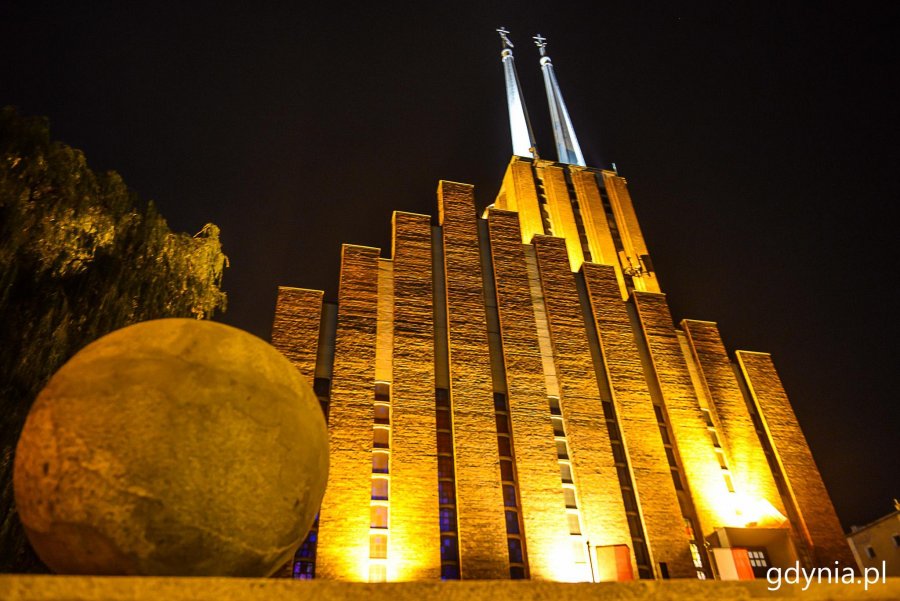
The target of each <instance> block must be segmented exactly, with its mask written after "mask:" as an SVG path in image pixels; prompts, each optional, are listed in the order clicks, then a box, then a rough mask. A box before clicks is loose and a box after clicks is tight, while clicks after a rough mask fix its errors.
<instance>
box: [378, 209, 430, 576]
mask: <svg viewBox="0 0 900 601" xmlns="http://www.w3.org/2000/svg"><path fill="white" fill-rule="evenodd" d="M393 221H394V241H393V265H394V269H393V284H394V340H393V344H394V354H393V356H394V359H393V380H392V386H391V468H390V495H389V497H390V537H389V545H388V562H387V563H388V580H390V581H395V580H401V581H402V580H431V579H434V580H437V579H439V578H440V574H441V555H440V524H439V521H438V477H437V429H436V417H435V400H434V394H435V393H434V317H433V311H432V306H431V293H432V280H431V218H430V217H429V216H427V215H415V214H412V213H402V212H395V213H394V220H393Z"/></svg>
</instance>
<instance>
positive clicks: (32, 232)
mask: <svg viewBox="0 0 900 601" xmlns="http://www.w3.org/2000/svg"><path fill="white" fill-rule="evenodd" d="M226 266H227V258H226V257H225V255H223V254H222V249H221V245H220V244H219V229H218V228H217V227H216V226H215V225H212V224H208V225H206V226H204V227H203V229H202V230H201V231H200V232H199V233H198V234H197V235H196V236H189V235H187V234H179V233H173V232H172V231H171V230H169V227H168V225H166V221H165V220H164V219H163V218H162V216H161V215H160V214H159V213H157V212H156V210H155V209H154V207H153V205H152V204H149V205H146V206H144V207H141V206H140V205H139V203H138V201H137V198H136V196H135V194H134V193H132V192H130V191H129V190H128V188H127V187H126V186H125V183H124V182H123V181H122V178H121V177H119V175H118V174H116V173H114V172H109V173H103V174H100V173H94V172H93V171H91V170H90V169H89V168H88V166H87V162H86V160H85V157H84V154H83V153H82V152H81V151H79V150H77V149H74V148H71V147H69V146H67V145H65V144H63V143H61V142H53V141H51V140H50V133H49V128H48V125H47V120H46V119H42V118H25V117H21V116H19V115H18V114H17V112H16V111H15V110H14V109H12V108H9V107H7V108H3V109H0V520H2V521H0V572H11V571H19V572H21V571H44V570H46V568H44V567H43V566H42V565H41V564H40V562H39V560H38V559H37V558H36V556H35V555H34V552H33V551H32V550H31V548H30V547H29V546H28V543H27V541H26V539H25V536H24V532H23V530H22V526H21V524H20V522H19V520H18V517H17V514H16V511H15V507H14V501H13V490H12V467H13V453H14V451H15V444H16V441H17V439H18V436H19V433H20V432H21V430H22V426H23V424H24V422H25V416H26V415H27V414H28V410H29V408H30V407H31V403H32V401H33V400H34V398H35V397H36V396H37V393H38V392H39V391H40V390H41V388H42V387H43V386H44V384H45V383H46V382H47V380H48V379H49V378H50V376H51V375H52V374H53V373H54V372H55V371H56V370H57V369H58V368H59V367H60V366H61V365H62V364H63V363H64V362H65V361H66V360H68V359H69V358H70V357H71V356H72V355H74V354H75V353H76V352H77V351H78V350H79V349H81V348H82V347H84V346H85V345H87V344H88V343H90V342H91V341H93V340H96V339H97V338H99V337H100V336H103V335H104V334H106V333H108V332H111V331H113V330H116V329H118V328H121V327H123V326H126V325H128V324H131V323H135V322H139V321H144V320H148V319H157V318H161V317H196V318H198V319H203V318H209V317H211V316H212V315H213V313H214V312H215V311H216V310H218V309H224V307H225V293H224V292H223V291H222V290H221V288H220V286H221V281H222V272H223V270H224V269H225V267H226Z"/></svg>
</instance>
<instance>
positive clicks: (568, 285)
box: [272, 30, 853, 581]
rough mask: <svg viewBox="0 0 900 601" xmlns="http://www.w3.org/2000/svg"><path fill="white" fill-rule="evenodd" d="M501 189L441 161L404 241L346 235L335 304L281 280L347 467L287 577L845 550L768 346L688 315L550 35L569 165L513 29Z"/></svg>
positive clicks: (282, 303) (788, 556)
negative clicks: (485, 198)
mask: <svg viewBox="0 0 900 601" xmlns="http://www.w3.org/2000/svg"><path fill="white" fill-rule="evenodd" d="M499 31H500V34H501V38H502V40H503V50H502V54H501V57H502V63H503V68H504V73H505V78H506V89H507V98H508V101H509V107H510V124H511V132H512V140H513V154H514V156H513V157H512V160H511V161H510V163H509V165H508V167H507V170H506V174H505V175H504V178H503V183H502V186H501V189H500V191H499V193H498V195H497V198H496V201H495V202H494V204H492V205H491V206H490V207H488V208H487V209H486V210H485V211H484V213H483V214H482V215H480V216H479V215H478V214H477V212H476V207H475V202H474V195H473V189H472V186H469V185H466V184H460V183H454V182H447V181H441V182H440V184H439V186H438V194H437V196H438V216H437V219H436V222H435V220H434V219H432V217H431V216H428V215H418V214H411V213H404V212H395V213H394V215H393V244H392V249H391V254H390V257H389V258H385V257H382V252H381V250H379V249H377V248H370V247H364V246H354V245H349V244H348V245H344V247H343V250H342V259H341V273H340V288H339V294H338V301H337V303H336V304H331V303H323V293H322V292H321V291H315V290H305V289H299V288H288V287H281V288H279V291H278V301H277V306H276V313H275V322H274V326H273V333H272V342H273V344H274V345H275V346H276V347H277V348H278V349H279V350H281V351H282V352H283V353H284V354H285V355H286V356H287V357H288V358H289V359H291V360H292V361H293V362H294V364H295V365H296V366H297V368H298V369H299V370H300V371H301V373H303V374H304V375H305V376H306V377H307V378H308V380H309V382H310V384H311V385H313V387H314V390H315V391H316V393H317V395H318V396H319V398H320V400H321V402H322V406H323V409H324V410H325V412H326V415H327V417H328V427H329V431H330V458H331V467H330V472H329V477H328V487H327V490H326V493H325V498H324V501H323V503H322V506H321V510H320V514H319V518H318V520H317V523H316V525H314V529H313V531H311V533H310V534H309V536H308V537H307V540H306V542H304V544H303V546H302V547H301V548H300V550H299V551H298V553H297V557H296V561H295V562H294V565H293V570H294V576H296V577H301V578H310V577H315V578H326V579H336V580H345V581H410V580H416V581H421V580H438V579H457V578H463V579H506V578H514V579H516V578H530V579H533V580H551V581H611V580H620V581H621V580H631V579H638V578H698V577H699V578H722V579H739V578H751V577H753V574H754V573H756V574H757V577H759V576H761V575H764V573H765V572H764V570H765V568H766V567H768V566H779V567H787V566H793V565H794V564H795V562H797V561H799V562H800V565H802V566H806V567H813V566H825V565H828V566H833V565H834V562H835V561H838V562H840V563H841V564H842V565H846V566H852V565H853V560H852V555H851V553H850V549H849V547H848V546H847V543H846V541H845V539H844V536H843V534H842V530H841V527H840V524H839V522H838V519H837V516H836V514H835V511H834V508H833V506H832V504H831V501H830V499H829V496H828V493H827V491H826V490H825V487H824V484H823V482H822V479H821V476H820V475H819V472H818V470H817V468H816V465H815V462H814V461H813V458H812V455H811V453H810V450H809V447H808V445H807V443H806V440H805V438H804V436H803V433H802V432H801V430H800V427H799V425H798V423H797V420H796V417H795V416H794V413H793V411H792V409H791V406H790V403H789V401H788V398H787V396H786V394H785V391H784V389H783V387H782V384H781V382H780V380H779V377H778V374H777V372H776V370H775V367H774V365H773V363H772V359H771V357H770V356H769V355H768V354H765V353H758V352H745V351H737V352H736V353H734V355H733V357H732V356H731V355H729V354H728V352H727V351H726V349H725V347H724V346H723V344H722V340H721V337H720V335H719V332H718V329H717V327H716V324H715V323H712V322H708V321H695V320H683V321H682V322H680V323H679V324H675V323H673V319H672V316H671V313H670V310H669V307H668V305H667V301H666V296H665V294H663V292H662V291H661V290H660V287H659V283H658V280H657V275H656V272H655V270H654V268H653V263H652V261H651V260H650V254H649V251H648V249H647V246H646V244H645V241H644V237H643V235H642V233H641V229H640V226H639V224H638V220H637V217H636V214H635V211H634V208H633V205H632V201H631V197H630V196H629V193H628V188H627V185H626V181H625V179H624V178H622V177H620V176H619V175H618V174H617V173H616V172H615V171H610V170H605V169H596V168H592V167H588V166H586V165H585V163H584V159H583V157H582V154H581V150H580V148H579V146H578V141H577V138H576V136H575V133H574V129H573V127H572V124H571V121H570V119H569V116H568V113H567V111H566V107H565V104H564V102H563V100H562V95H561V93H560V91H559V86H558V84H557V81H556V77H555V74H554V71H553V64H552V62H551V61H550V59H549V57H547V56H546V52H545V41H544V39H543V38H541V37H540V36H537V37H536V38H535V40H536V43H537V44H538V47H539V49H540V54H541V68H542V70H543V72H544V81H545V84H546V88H547V95H548V100H549V104H550V108H551V117H552V119H553V125H554V136H555V140H556V146H557V152H558V157H559V161H549V160H543V159H540V158H538V157H537V156H536V153H535V150H534V148H535V145H534V142H533V136H532V134H531V130H530V126H529V123H528V118H527V115H526V112H525V108H524V103H523V102H522V96H521V91H520V88H519V84H518V80H517V77H516V73H515V66H514V62H513V54H512V44H511V43H510V42H509V39H508V32H507V31H505V30H499Z"/></svg>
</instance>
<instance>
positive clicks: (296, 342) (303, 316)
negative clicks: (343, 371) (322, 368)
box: [272, 286, 322, 386]
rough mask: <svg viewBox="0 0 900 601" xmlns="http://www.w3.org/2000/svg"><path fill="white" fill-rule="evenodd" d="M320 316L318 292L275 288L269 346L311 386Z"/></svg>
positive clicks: (314, 371)
mask: <svg viewBox="0 0 900 601" xmlns="http://www.w3.org/2000/svg"><path fill="white" fill-rule="evenodd" d="M321 317H322V291H321V290H306V289H304V288H289V287H287V286H279V287H278V300H277V301H276V302H275V322H274V323H273V324H272V346H274V347H275V348H277V349H278V350H279V351H281V352H282V353H283V354H284V356H285V357H287V358H288V359H290V361H291V363H293V364H294V367H296V368H297V370H298V371H299V372H300V373H301V374H302V375H303V377H304V378H305V379H306V382H307V383H308V384H309V385H310V386H312V383H313V378H314V377H315V373H316V354H317V351H318V347H319V326H320V323H319V322H320V320H321Z"/></svg>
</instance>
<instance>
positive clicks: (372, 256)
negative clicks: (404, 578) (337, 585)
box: [316, 244, 380, 582]
mask: <svg viewBox="0 0 900 601" xmlns="http://www.w3.org/2000/svg"><path fill="white" fill-rule="evenodd" d="M379 252H380V251H379V250H378V249H377V248H368V247H364V246H352V245H349V244H345V245H344V246H343V249H342V254H341V282H340V290H339V292H338V321H337V332H336V335H335V352H334V372H333V378H332V383H331V401H330V405H329V428H328V434H329V452H330V462H331V467H330V469H329V472H328V486H327V488H326V489H325V498H324V499H323V501H322V510H321V512H320V514H319V541H320V542H319V543H318V548H317V551H316V553H317V557H316V576H317V577H319V578H328V579H333V580H348V581H362V582H365V581H367V580H368V578H369V571H368V565H369V504H370V499H371V492H372V415H373V413H372V411H373V409H372V407H373V398H374V386H375V332H376V321H377V297H378V255H379Z"/></svg>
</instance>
